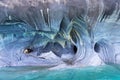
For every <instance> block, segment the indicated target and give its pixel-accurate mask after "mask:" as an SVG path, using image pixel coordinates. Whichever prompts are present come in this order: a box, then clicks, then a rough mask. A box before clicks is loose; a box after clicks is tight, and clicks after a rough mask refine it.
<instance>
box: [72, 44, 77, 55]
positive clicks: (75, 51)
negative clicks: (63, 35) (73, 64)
mask: <svg viewBox="0 0 120 80" xmlns="http://www.w3.org/2000/svg"><path fill="white" fill-rule="evenodd" d="M73 50H74V54H76V53H77V46H75V45H74V46H73Z"/></svg>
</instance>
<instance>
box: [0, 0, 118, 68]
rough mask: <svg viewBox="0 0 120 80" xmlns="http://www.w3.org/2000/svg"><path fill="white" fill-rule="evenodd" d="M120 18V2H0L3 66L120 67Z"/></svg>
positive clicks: (0, 43) (13, 0)
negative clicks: (65, 65) (64, 65)
mask: <svg viewBox="0 0 120 80" xmlns="http://www.w3.org/2000/svg"><path fill="white" fill-rule="evenodd" d="M119 19H120V0H9V1H8V0H0V66H56V65H60V64H67V65H77V66H81V65H85V66H88V65H102V64H110V65H112V64H120V51H119V48H120V45H119V41H120V38H119V35H120V32H119V26H120V20H119ZM47 52H50V54H48V55H47V56H45V55H46V54H47Z"/></svg>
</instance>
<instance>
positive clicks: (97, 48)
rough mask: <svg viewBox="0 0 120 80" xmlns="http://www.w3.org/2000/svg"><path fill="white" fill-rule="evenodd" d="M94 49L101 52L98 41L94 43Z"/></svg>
mask: <svg viewBox="0 0 120 80" xmlns="http://www.w3.org/2000/svg"><path fill="white" fill-rule="evenodd" d="M94 50H95V52H97V53H99V52H100V45H99V44H98V43H96V44H95V45H94Z"/></svg>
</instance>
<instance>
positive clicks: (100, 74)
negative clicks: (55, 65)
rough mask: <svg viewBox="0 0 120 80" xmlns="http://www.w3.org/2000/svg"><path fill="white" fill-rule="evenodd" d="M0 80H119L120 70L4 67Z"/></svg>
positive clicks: (115, 68)
mask: <svg viewBox="0 0 120 80" xmlns="http://www.w3.org/2000/svg"><path fill="white" fill-rule="evenodd" d="M0 80H120V68H119V67H118V66H116V67H113V66H108V65H106V66H99V67H85V68H72V69H59V70H48V69H46V68H39V67H6V68H1V69H0Z"/></svg>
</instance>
